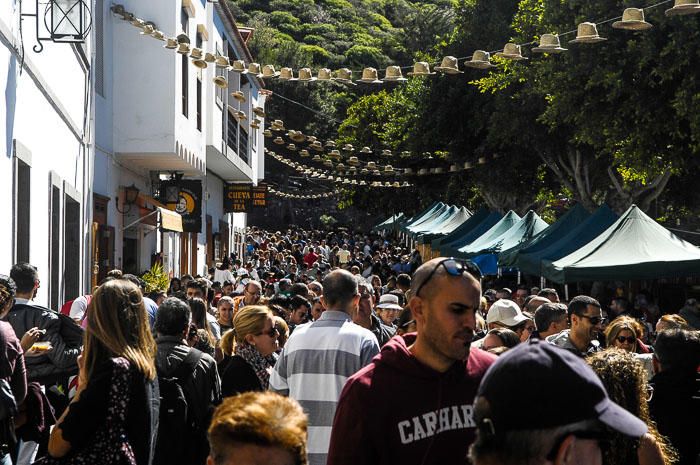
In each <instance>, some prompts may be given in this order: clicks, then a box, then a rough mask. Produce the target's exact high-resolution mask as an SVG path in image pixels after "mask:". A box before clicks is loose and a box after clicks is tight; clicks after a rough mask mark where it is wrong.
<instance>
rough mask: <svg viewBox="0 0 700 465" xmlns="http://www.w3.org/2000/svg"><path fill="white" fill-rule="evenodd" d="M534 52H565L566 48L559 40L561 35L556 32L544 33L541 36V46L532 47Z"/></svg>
mask: <svg viewBox="0 0 700 465" xmlns="http://www.w3.org/2000/svg"><path fill="white" fill-rule="evenodd" d="M532 51H533V52H540V53H544V52H546V53H560V52H565V51H566V49H565V48H562V46H561V43H560V42H559V36H558V35H556V34H542V37H540V45H539V47H535V48H533V49H532Z"/></svg>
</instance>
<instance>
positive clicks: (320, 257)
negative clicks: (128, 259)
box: [0, 228, 700, 465]
mask: <svg viewBox="0 0 700 465" xmlns="http://www.w3.org/2000/svg"><path fill="white" fill-rule="evenodd" d="M248 232H249V235H248V237H247V241H246V247H245V251H244V253H242V254H241V255H240V256H236V255H232V256H230V257H225V258H224V259H223V260H222V262H221V263H219V264H217V265H216V266H215V267H213V268H212V269H210V270H209V273H207V274H206V275H205V276H190V275H185V276H181V277H179V278H175V277H174V278H172V279H171V280H170V284H169V287H168V289H161V290H156V291H154V292H145V289H144V282H143V280H141V279H140V278H139V277H137V276H134V275H129V274H122V273H121V272H120V271H119V270H113V271H111V272H110V273H109V275H108V277H107V278H106V279H105V280H104V281H103V282H102V283H100V285H99V286H98V287H96V288H95V289H94V290H93V292H92V293H91V294H89V295H85V296H81V297H78V298H76V299H75V300H72V301H69V302H66V304H65V305H64V306H63V307H62V309H49V308H46V307H43V306H41V305H39V303H38V302H36V301H35V300H34V299H35V297H36V293H37V289H38V288H39V286H40V282H39V278H38V272H37V269H36V268H35V267H34V266H32V265H30V264H27V263H19V264H16V265H15V266H13V267H12V269H11V270H10V273H9V275H0V317H1V318H2V322H0V336H2V338H3V339H2V341H0V347H1V348H2V349H3V350H2V352H0V424H2V428H1V429H0V431H1V433H0V434H1V435H2V437H1V441H0V464H15V465H17V464H21V465H24V464H31V463H43V464H69V463H70V464H74V463H75V464H78V463H80V464H82V463H104V464H117V463H118V464H128V465H160V464H176V465H177V464H182V465H204V464H205V463H207V464H208V465H233V464H290V465H291V464H297V465H305V464H307V463H308V464H314V465H315V464H328V465H344V464H348V465H350V464H353V465H362V464H394V463H412V464H466V463H473V464H476V465H492V464H494V465H495V464H513V465H515V464H545V463H547V464H548V463H553V464H554V463H555V464H564V463H586V464H588V463H590V464H606V465H607V464H611V465H618V464H621V465H622V464H637V463H638V464H640V465H651V464H660V465H662V464H663V465H665V464H680V465H698V464H700V442H699V441H698V440H697V438H698V434H700V375H698V369H699V368H700V307H699V306H698V303H697V302H696V301H694V300H693V299H690V300H689V301H688V302H687V304H686V306H685V307H684V308H683V309H681V310H680V311H679V312H678V313H669V314H663V315H662V313H663V312H661V311H656V312H650V311H644V310H642V309H640V307H639V306H637V305H633V304H631V303H630V302H629V301H628V300H626V299H625V298H624V297H621V296H619V295H616V296H615V297H614V298H613V299H612V300H611V302H610V305H601V303H600V302H599V301H598V300H596V299H595V298H593V297H590V296H587V295H578V296H575V297H573V298H572V299H571V300H569V301H568V302H562V301H560V297H559V294H558V292H557V291H556V290H555V289H553V288H544V289H539V288H531V287H530V288H528V287H526V286H523V285H518V286H514V288H515V289H514V290H511V288H508V287H502V286H500V285H497V284H499V282H497V281H493V280H487V278H485V277H482V276H481V273H480V270H479V269H478V267H476V266H475V265H474V264H473V263H471V262H470V261H467V260H461V259H455V258H446V257H441V258H435V259H432V260H428V261H426V262H425V263H423V260H422V257H421V256H420V254H419V253H418V251H417V250H413V251H411V250H410V249H408V248H406V247H405V246H404V245H403V244H402V243H400V242H399V241H396V240H391V239H389V238H387V237H383V236H380V235H365V234H358V233H351V232H348V231H347V230H342V229H341V230H335V231H303V230H301V229H295V230H288V231H285V232H274V233H273V232H268V231H264V230H261V229H258V228H251V229H250V230H249V231H248ZM482 286H483V287H482Z"/></svg>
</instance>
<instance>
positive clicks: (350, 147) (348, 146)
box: [343, 144, 355, 152]
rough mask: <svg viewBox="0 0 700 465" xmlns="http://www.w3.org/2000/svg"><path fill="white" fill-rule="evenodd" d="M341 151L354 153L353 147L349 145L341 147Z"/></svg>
mask: <svg viewBox="0 0 700 465" xmlns="http://www.w3.org/2000/svg"><path fill="white" fill-rule="evenodd" d="M343 151H345V152H354V151H355V147H353V146H352V145H351V144H345V145H343Z"/></svg>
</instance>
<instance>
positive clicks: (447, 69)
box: [435, 56, 464, 74]
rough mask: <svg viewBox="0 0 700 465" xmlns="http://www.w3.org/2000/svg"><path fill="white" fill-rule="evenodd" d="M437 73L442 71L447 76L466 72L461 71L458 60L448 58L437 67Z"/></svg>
mask: <svg viewBox="0 0 700 465" xmlns="http://www.w3.org/2000/svg"><path fill="white" fill-rule="evenodd" d="M435 71H440V72H441V73H445V74H462V73H464V71H460V70H459V65H458V64H457V58H455V57H452V56H446V57H445V58H443V59H442V63H441V64H440V66H436V67H435Z"/></svg>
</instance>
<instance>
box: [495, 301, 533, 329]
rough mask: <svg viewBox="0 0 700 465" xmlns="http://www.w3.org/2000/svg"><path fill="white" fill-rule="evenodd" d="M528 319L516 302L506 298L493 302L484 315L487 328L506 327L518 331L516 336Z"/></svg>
mask: <svg viewBox="0 0 700 465" xmlns="http://www.w3.org/2000/svg"><path fill="white" fill-rule="evenodd" d="M528 321H530V318H528V317H526V316H525V315H523V312H522V311H520V307H518V304H516V303H515V302H513V301H512V300H508V299H499V300H497V301H496V302H494V303H493V305H491V308H490V309H489V313H488V314H487V315H486V323H487V324H488V328H489V329H493V328H508V329H510V330H511V331H515V332H516V333H518V336H521V335H522V332H523V330H524V328H525V325H526V324H527V322H528Z"/></svg>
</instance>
